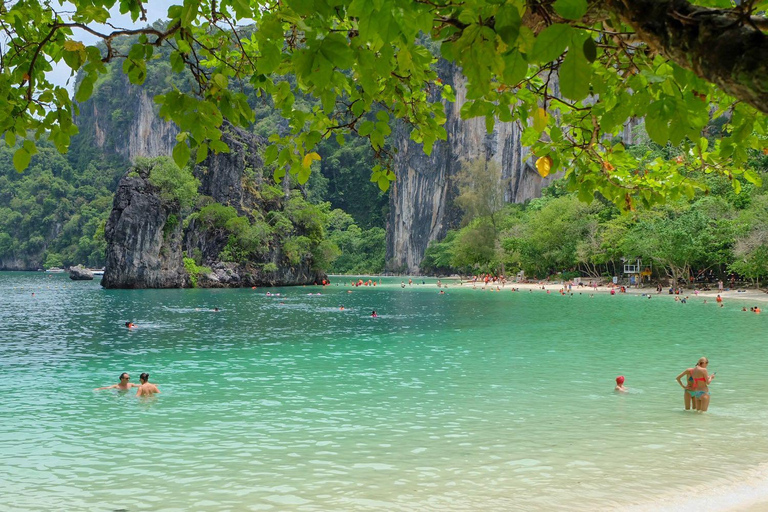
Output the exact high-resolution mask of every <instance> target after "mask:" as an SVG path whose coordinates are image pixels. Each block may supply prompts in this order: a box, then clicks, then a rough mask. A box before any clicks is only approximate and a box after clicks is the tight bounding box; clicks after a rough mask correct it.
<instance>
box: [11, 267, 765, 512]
mask: <svg viewBox="0 0 768 512" xmlns="http://www.w3.org/2000/svg"><path fill="white" fill-rule="evenodd" d="M334 281H335V282H339V283H342V282H343V279H342V278H336V279H335V280H334ZM419 282H421V280H420V279H419ZM399 283H400V279H399V278H398V279H394V278H390V279H387V278H384V280H383V285H382V286H377V287H376V288H356V289H354V291H353V293H347V291H348V290H349V288H348V287H343V286H341V285H339V286H330V287H327V288H325V289H321V288H320V287H305V288H283V289H272V290H271V291H272V292H273V293H275V292H280V293H281V294H282V295H281V296H280V297H267V296H266V295H265V293H266V291H267V290H266V289H257V290H251V289H243V290H139V291H123V290H115V291H113V290H103V289H101V288H100V287H99V285H98V283H97V282H72V281H70V280H69V279H68V278H67V277H66V276H63V275H56V276H50V277H49V276H46V275H44V274H42V273H0V292H1V293H2V298H0V301H1V302H2V304H3V306H2V308H0V374H1V375H2V376H3V381H4V382H3V399H2V401H0V425H1V426H2V428H0V497H1V498H0V509H2V510H6V509H7V510H40V509H55V510H72V509H77V508H80V509H83V510H117V509H124V510H130V511H133V510H403V511H411V510H545V509H551V508H553V507H556V508H567V509H569V510H595V509H609V508H610V509H613V508H615V507H623V506H629V505H633V504H640V505H641V506H643V505H644V506H647V507H649V508H653V507H654V506H655V505H654V504H658V503H659V502H657V501H654V500H657V499H659V497H664V496H666V495H667V494H670V495H674V493H676V492H680V493H681V494H688V493H690V491H691V489H692V486H696V485H700V484H701V485H707V486H711V485H715V484H717V485H722V486H727V485H729V483H732V482H738V481H739V479H740V475H742V474H743V473H744V472H745V471H747V470H749V469H751V468H754V467H756V466H758V464H760V463H761V462H764V461H766V460H767V459H766V456H768V443H767V442H766V437H765V434H766V425H768V423H766V422H767V421H768V413H767V412H766V410H765V400H764V398H763V396H762V395H761V393H760V392H761V391H762V390H763V388H764V387H765V386H764V384H765V382H766V380H768V379H766V368H768V365H766V363H768V351H766V349H765V335H764V333H765V328H766V322H767V321H768V316H766V315H755V314H752V313H743V312H741V305H742V304H741V303H739V304H737V303H736V302H732V303H728V304H726V307H724V308H717V307H715V305H714V304H706V305H705V304H703V303H702V301H701V299H698V300H696V301H694V302H692V303H689V304H679V303H675V302H673V301H672V299H671V298H670V297H668V296H659V297H654V298H653V300H647V299H644V298H641V297H638V296H616V297H610V296H607V295H598V296H595V297H594V298H590V296H589V294H588V293H586V292H585V293H584V294H583V295H580V294H579V293H578V292H576V294H575V295H574V296H573V297H561V296H559V295H557V294H545V293H544V292H533V293H529V292H519V293H517V292H511V291H509V289H506V290H504V291H502V292H489V291H480V290H472V289H469V288H468V287H459V286H451V287H450V288H449V289H448V293H447V294H446V295H439V294H438V293H437V288H436V287H435V286H434V280H428V283H429V284H428V285H426V286H423V285H419V286H413V287H408V288H406V289H401V288H400V286H399ZM33 292H34V296H32V293H33ZM318 292H322V295H311V296H310V295H308V294H309V293H318ZM341 304H343V305H344V306H345V308H344V310H343V311H341V310H340V309H339V306H340V305H341ZM213 307H218V308H220V309H221V311H220V312H218V313H215V312H212V311H211V309H212V308H213ZM372 309H375V310H377V312H378V313H379V315H380V316H379V318H377V319H372V318H370V317H369V315H370V312H371V310H372ZM126 321H133V322H135V323H136V324H137V325H138V326H139V327H138V328H137V329H136V330H134V331H130V332H129V331H128V330H127V329H126V328H125V327H124V326H123V324H124V322H126ZM701 355H706V356H708V357H709V359H710V361H711V364H710V370H712V371H717V372H718V374H717V379H716V381H715V382H714V383H713V385H712V393H713V397H712V406H711V408H710V412H709V413H707V414H705V415H701V414H695V413H685V412H683V410H682V390H681V389H680V388H679V387H678V385H677V383H676V382H675V381H674V377H675V376H676V375H677V374H678V373H679V372H680V371H682V370H683V369H685V368H687V367H689V366H691V365H693V364H694V362H695V361H696V359H697V358H698V357H700V356H701ZM123 371H128V372H130V373H131V377H132V382H138V376H139V374H140V373H141V372H144V371H146V372H149V373H150V374H151V379H150V380H151V381H152V382H155V383H157V384H158V386H159V387H160V389H161V390H162V393H161V394H160V395H159V396H158V397H156V398H154V399H149V400H142V399H138V398H136V397H135V396H134V394H133V393H128V394H120V393H117V392H113V391H93V388H95V387H97V386H105V385H109V384H113V383H116V382H117V377H118V375H119V374H120V373H121V372H123ZM619 374H623V375H625V376H626V378H627V382H626V385H627V387H629V388H630V389H631V393H630V394H628V395H625V396H617V395H615V394H614V393H613V392H612V389H613V385H614V383H613V380H614V378H615V376H616V375H619Z"/></svg>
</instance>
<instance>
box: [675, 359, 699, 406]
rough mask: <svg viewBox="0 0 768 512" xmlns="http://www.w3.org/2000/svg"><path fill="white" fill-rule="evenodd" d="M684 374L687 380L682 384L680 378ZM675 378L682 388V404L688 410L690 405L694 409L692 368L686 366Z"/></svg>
mask: <svg viewBox="0 0 768 512" xmlns="http://www.w3.org/2000/svg"><path fill="white" fill-rule="evenodd" d="M684 376H687V379H686V381H687V382H686V383H685V384H683V382H682V380H681V379H682V378H683V377H684ZM675 380H677V383H678V384H680V387H681V388H683V404H684V405H685V410H686V411H690V410H691V406H693V410H694V411H695V410H696V400H694V398H693V394H694V391H693V368H686V369H685V370H684V371H683V373H681V374H680V375H678V376H677V377H675Z"/></svg>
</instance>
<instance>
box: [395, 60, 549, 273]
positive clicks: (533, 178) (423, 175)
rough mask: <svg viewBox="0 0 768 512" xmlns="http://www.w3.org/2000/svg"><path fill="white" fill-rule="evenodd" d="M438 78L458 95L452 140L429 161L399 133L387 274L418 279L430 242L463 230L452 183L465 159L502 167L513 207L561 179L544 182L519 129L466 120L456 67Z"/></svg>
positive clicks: (450, 116)
mask: <svg viewBox="0 0 768 512" xmlns="http://www.w3.org/2000/svg"><path fill="white" fill-rule="evenodd" d="M439 74H440V76H441V78H442V79H443V82H445V83H447V84H450V85H451V86H452V87H453V88H454V90H455V92H456V102H455V103H447V104H446V114H447V120H446V124H445V129H446V132H447V134H448V138H447V140H446V141H440V142H438V143H437V144H435V147H434V150H433V151H432V154H431V155H430V156H427V155H425V154H424V151H423V149H422V145H421V144H417V143H414V142H413V141H411V140H410V139H409V138H408V132H407V130H405V129H403V128H399V129H398V131H397V133H396V134H395V145H396V146H397V148H398V153H397V155H396V156H395V162H394V167H395V174H396V175H397V180H396V181H395V183H394V185H393V187H392V191H391V193H390V216H389V222H388V225H387V269H388V270H391V271H395V272H407V273H411V274H417V273H418V272H419V264H420V263H421V260H422V259H423V257H424V252H425V251H426V249H427V245H429V242H431V241H432V240H437V239H440V238H443V237H444V236H445V234H446V232H447V231H448V230H449V229H452V228H455V227H457V226H458V224H459V220H460V217H461V215H460V211H459V210H458V209H457V208H456V207H454V206H453V200H454V199H455V198H456V196H457V195H458V190H457V188H456V186H455V185H454V183H453V182H452V178H453V177H454V176H455V175H456V173H458V172H459V170H460V169H461V162H462V161H463V160H467V161H469V160H474V159H477V158H483V159H485V160H487V161H494V162H496V163H498V164H499V166H500V167H501V170H502V179H503V180H505V181H507V180H508V183H507V185H506V188H505V189H504V196H505V199H506V200H507V201H508V202H512V203H522V202H524V201H526V200H528V199H531V198H534V197H538V196H540V195H541V190H542V188H544V187H546V186H547V185H549V184H550V183H551V182H552V181H553V180H554V179H557V178H558V177H560V176H561V174H554V175H551V176H547V177H546V178H542V177H541V176H540V175H539V174H538V172H536V168H535V165H534V162H533V160H532V158H531V155H530V150H529V149H528V148H524V147H523V146H522V144H521V142H520V137H521V135H522V129H521V127H520V126H519V125H518V124H516V123H501V122H498V121H497V122H496V125H495V127H494V129H493V132H492V133H488V132H487V130H486V128H485V120H484V119H483V118H477V119H469V120H466V121H462V120H461V116H460V112H461V107H462V105H464V103H465V102H466V87H465V80H464V78H463V76H462V74H461V72H460V70H459V69H458V68H457V67H456V66H454V65H452V64H449V63H447V62H445V61H442V62H441V65H440V69H439ZM499 186H501V183H500V184H499Z"/></svg>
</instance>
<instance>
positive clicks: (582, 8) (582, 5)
mask: <svg viewBox="0 0 768 512" xmlns="http://www.w3.org/2000/svg"><path fill="white" fill-rule="evenodd" d="M552 7H554V9H555V12H556V13H557V14H559V15H560V16H562V17H563V18H565V19H567V20H580V19H581V18H582V17H583V16H584V15H585V14H586V13H587V9H589V5H587V0H557V1H556V2H555V3H554V4H552Z"/></svg>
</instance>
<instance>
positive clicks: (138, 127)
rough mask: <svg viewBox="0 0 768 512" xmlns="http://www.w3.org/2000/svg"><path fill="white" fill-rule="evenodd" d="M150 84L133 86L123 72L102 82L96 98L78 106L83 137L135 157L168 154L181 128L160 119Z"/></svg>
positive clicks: (133, 159) (95, 94) (98, 145)
mask: <svg viewBox="0 0 768 512" xmlns="http://www.w3.org/2000/svg"><path fill="white" fill-rule="evenodd" d="M156 92H157V91H155V90H153V87H152V86H151V84H150V85H143V86H138V85H133V84H131V83H130V82H129V81H128V77H126V76H125V75H123V74H122V73H120V74H117V73H115V74H114V76H112V77H111V78H110V79H108V80H102V81H100V82H99V85H98V88H97V89H96V91H95V92H94V95H93V97H92V98H91V99H90V100H89V101H87V102H85V103H82V104H80V105H79V109H80V114H79V115H78V116H77V118H76V122H77V125H78V127H79V128H80V133H81V134H82V135H81V136H82V137H83V138H84V139H85V140H87V141H89V142H91V141H92V143H93V144H95V145H96V147H98V148H99V149H101V150H103V151H105V152H107V153H116V154H119V155H122V156H124V157H126V158H127V159H128V160H130V161H135V160H136V157H148V158H153V157H156V156H167V155H170V154H171V152H172V151H173V146H174V145H175V144H176V135H177V134H178V133H179V129H178V127H177V126H176V125H174V124H173V123H168V122H166V121H163V120H162V119H160V118H159V117H158V115H157V111H158V106H157V105H155V103H154V102H153V100H152V97H153V95H154V94H156Z"/></svg>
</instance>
